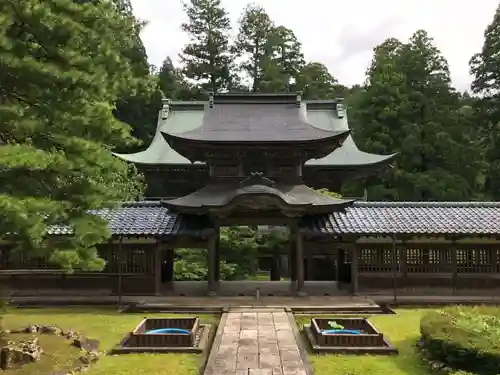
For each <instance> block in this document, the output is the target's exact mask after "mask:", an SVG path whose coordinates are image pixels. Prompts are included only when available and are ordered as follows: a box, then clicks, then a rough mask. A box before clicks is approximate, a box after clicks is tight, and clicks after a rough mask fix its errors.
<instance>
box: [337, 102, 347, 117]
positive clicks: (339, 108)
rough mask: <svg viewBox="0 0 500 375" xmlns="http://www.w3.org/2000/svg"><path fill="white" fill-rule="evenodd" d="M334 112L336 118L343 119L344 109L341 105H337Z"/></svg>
mask: <svg viewBox="0 0 500 375" xmlns="http://www.w3.org/2000/svg"><path fill="white" fill-rule="evenodd" d="M335 109H336V111H337V117H338V118H344V117H345V108H344V105H343V104H342V103H337V106H336V108H335Z"/></svg>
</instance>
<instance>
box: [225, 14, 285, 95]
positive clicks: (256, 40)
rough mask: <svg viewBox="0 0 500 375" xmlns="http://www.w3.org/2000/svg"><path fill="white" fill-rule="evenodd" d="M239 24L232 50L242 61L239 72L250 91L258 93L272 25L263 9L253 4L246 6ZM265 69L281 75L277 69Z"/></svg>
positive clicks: (271, 67)
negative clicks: (248, 84)
mask: <svg viewBox="0 0 500 375" xmlns="http://www.w3.org/2000/svg"><path fill="white" fill-rule="evenodd" d="M239 24H240V25H239V30H238V35H237V37H236V41H235V43H234V46H233V50H234V52H235V53H236V55H237V56H238V57H240V58H241V59H242V61H241V63H240V70H241V72H242V73H244V74H245V75H247V76H248V77H249V78H250V80H251V91H252V92H259V91H261V90H262V82H263V80H264V72H265V64H266V63H268V60H267V57H268V53H269V52H270V51H269V50H270V46H269V38H270V36H271V33H272V31H273V29H274V24H273V22H272V21H271V19H270V17H269V15H268V14H267V13H266V11H265V10H264V8H263V7H261V6H258V5H254V4H250V5H247V7H246V8H245V9H244V11H243V14H242V16H241V18H240V21H239ZM271 52H272V51H271ZM267 69H268V70H269V69H274V70H275V73H278V75H280V76H281V75H282V72H281V69H279V67H276V66H268V67H267ZM268 80H269V77H268Z"/></svg>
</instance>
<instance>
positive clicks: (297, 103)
mask: <svg viewBox="0 0 500 375" xmlns="http://www.w3.org/2000/svg"><path fill="white" fill-rule="evenodd" d="M302 94H303V93H302V91H297V102H296V105H297V108H300V107H301V106H302Z"/></svg>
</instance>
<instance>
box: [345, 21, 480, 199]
mask: <svg viewBox="0 0 500 375" xmlns="http://www.w3.org/2000/svg"><path fill="white" fill-rule="evenodd" d="M461 109H462V108H461V102H460V95H459V94H458V93H456V92H455V91H454V90H453V89H452V87H451V79H450V73H449V69H448V64H447V62H446V60H445V58H444V57H443V56H442V55H441V53H440V52H439V50H438V49H437V48H436V47H435V46H434V44H433V41H432V39H431V38H429V37H428V35H427V33H426V32H425V31H422V30H419V31H417V32H416V33H415V34H414V35H413V36H412V37H411V38H410V40H409V42H408V43H406V44H403V43H401V42H399V41H397V40H394V39H389V40H387V41H386V42H384V43H383V44H382V45H380V46H378V47H377V48H376V50H375V56H374V58H373V62H372V65H371V67H370V68H369V70H368V77H367V85H366V87H365V90H364V91H363V92H362V93H361V94H359V97H358V100H357V102H356V103H355V104H354V117H355V123H356V124H357V127H356V132H355V136H356V137H357V139H358V141H360V142H359V143H360V145H361V146H362V148H363V149H366V150H367V151H371V152H375V153H382V154H388V153H391V152H394V151H399V152H400V154H399V155H398V158H397V166H396V168H395V169H394V170H393V171H392V172H391V173H389V175H388V176H386V177H385V178H383V179H381V180H380V179H379V181H378V182H379V183H377V184H375V185H374V186H372V187H370V189H369V195H368V197H369V199H375V200H378V199H395V200H415V201H429V200H468V199H472V198H473V197H474V194H475V187H476V180H477V174H478V165H479V160H478V146H477V144H476V143H475V142H474V134H473V133H472V132H471V130H470V128H471V126H470V118H469V117H468V116H467V115H466V113H465V112H463V111H462V110H461Z"/></svg>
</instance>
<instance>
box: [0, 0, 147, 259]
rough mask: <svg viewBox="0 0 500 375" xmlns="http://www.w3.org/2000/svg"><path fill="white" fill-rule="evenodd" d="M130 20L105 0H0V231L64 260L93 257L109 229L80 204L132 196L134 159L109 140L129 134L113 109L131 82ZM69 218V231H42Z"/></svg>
mask: <svg viewBox="0 0 500 375" xmlns="http://www.w3.org/2000/svg"><path fill="white" fill-rule="evenodd" d="M135 27H136V25H134V23H133V22H132V20H131V19H130V18H129V17H124V16H123V15H122V14H121V13H120V12H118V11H117V10H116V8H115V7H114V6H113V5H112V4H110V3H107V2H103V3H102V4H100V5H99V7H96V6H95V5H93V4H91V3H88V4H75V3H74V2H72V1H70V0H47V1H44V2H42V3H40V2H39V1H38V0H25V1H9V0H2V1H0V118H1V119H2V121H1V122H0V137H1V138H0V142H1V147H0V166H1V172H0V179H1V187H0V209H1V210H2V217H1V218H0V233H1V234H0V236H1V238H2V239H3V240H5V239H9V240H15V242H16V243H18V244H19V246H20V247H22V248H23V249H25V250H27V249H31V250H33V251H36V252H39V253H40V252H41V253H43V252H46V253H50V254H51V256H52V260H54V261H57V262H58V263H60V264H62V265H64V266H66V267H68V268H70V267H84V268H88V267H90V268H93V267H97V268H99V267H102V266H103V262H102V261H101V260H100V259H99V258H98V256H97V252H96V250H95V247H94V245H95V244H97V243H102V242H103V241H105V240H106V239H107V237H108V236H109V232H108V229H107V225H106V223H105V222H104V221H102V220H101V219H99V218H97V217H96V216H95V215H91V214H89V213H88V210H89V209H94V208H98V207H104V206H107V205H113V202H118V201H123V200H126V199H130V198H132V197H135V196H137V195H138V194H139V193H140V191H141V188H142V185H141V182H140V180H139V179H138V176H137V174H136V172H135V170H134V168H133V167H131V166H129V165H127V164H125V163H124V162H122V161H120V160H119V159H117V158H115V157H114V156H113V155H112V153H111V150H112V149H113V148H114V147H118V146H124V145H128V144H131V143H134V142H135V139H134V138H133V137H132V136H131V135H130V127H129V126H128V125H126V124H124V123H123V122H121V121H119V120H117V118H116V117H115V116H114V115H113V110H114V108H115V107H114V103H116V102H117V100H118V99H119V98H120V97H121V95H122V94H123V93H124V92H130V91H129V90H130V88H133V87H138V86H140V85H141V83H142V82H138V81H137V80H136V79H135V77H134V72H133V65H132V62H131V60H130V58H128V57H127V56H125V54H123V53H122V51H123V48H124V47H125V48H132V47H133V45H134V43H135V42H136V40H135V39H134V37H133V35H134V34H133V32H131V31H132V30H134V28H135ZM49 225H71V227H72V228H73V235H71V236H50V237H49V236H47V228H48V226H49Z"/></svg>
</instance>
